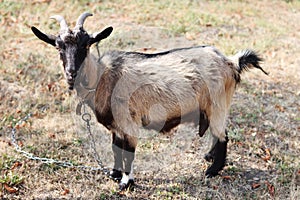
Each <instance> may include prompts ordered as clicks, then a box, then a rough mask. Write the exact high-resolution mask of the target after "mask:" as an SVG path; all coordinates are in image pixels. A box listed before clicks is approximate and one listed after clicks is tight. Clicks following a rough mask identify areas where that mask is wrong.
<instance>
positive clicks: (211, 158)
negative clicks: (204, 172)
mask: <svg viewBox="0 0 300 200" xmlns="http://www.w3.org/2000/svg"><path fill="white" fill-rule="evenodd" d="M212 137H213V139H212V145H211V149H210V150H209V152H208V153H207V154H205V156H204V159H205V160H206V161H207V162H213V161H214V158H215V152H216V144H217V142H218V138H217V137H216V136H214V135H213V136H212Z"/></svg>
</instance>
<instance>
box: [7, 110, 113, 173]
mask: <svg viewBox="0 0 300 200" xmlns="http://www.w3.org/2000/svg"><path fill="white" fill-rule="evenodd" d="M31 117H32V114H31V113H29V114H27V115H26V116H25V117H23V118H22V119H20V120H19V121H18V122H17V123H16V125H15V126H14V127H13V128H12V131H11V142H12V144H13V145H14V147H15V150H16V151H17V152H19V153H21V154H22V155H23V156H25V157H26V158H28V159H30V160H36V161H40V162H42V163H45V164H56V165H59V166H62V167H68V168H77V169H81V170H85V171H101V172H102V173H104V174H105V175H107V174H108V171H109V170H108V168H107V167H104V166H103V163H102V161H101V160H100V156H99V154H98V153H97V150H96V145H95V140H94V137H93V135H92V132H91V126H90V121H91V115H90V114H89V113H88V112H86V111H85V108H84V113H83V115H82V119H83V121H85V122H86V127H87V131H88V137H89V140H90V144H91V145H90V146H91V148H92V150H93V151H94V159H95V160H96V161H97V163H98V165H99V167H92V166H86V165H74V164H73V163H71V162H67V161H60V160H55V159H52V158H43V157H38V156H35V155H34V154H32V153H29V152H27V151H24V150H23V149H22V148H21V147H20V146H19V144H18V142H17V140H16V133H17V127H19V126H20V125H21V124H22V123H23V122H26V121H27V120H28V119H30V118H31Z"/></svg>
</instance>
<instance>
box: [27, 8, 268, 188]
mask: <svg viewBox="0 0 300 200" xmlns="http://www.w3.org/2000/svg"><path fill="white" fill-rule="evenodd" d="M89 16H92V14H90V13H87V12H85V13H83V14H81V15H80V16H79V18H78V20H77V23H76V26H75V28H74V29H73V30H71V29H70V28H69V27H68V25H67V23H66V21H65V19H64V18H63V17H62V16H60V15H55V16H52V17H51V18H53V19H56V20H57V21H58V22H59V23H60V32H59V35H58V36H54V35H51V34H45V33H43V32H41V31H40V30H38V29H37V28H35V27H31V30H32V31H33V33H34V34H35V35H36V36H37V37H38V38H39V39H41V40H42V41H44V42H46V43H48V44H51V45H52V46H54V47H56V48H57V49H58V51H59V54H60V59H61V60H62V62H63V67H64V73H65V76H66V80H67V83H68V85H69V89H70V90H73V89H75V90H76V92H77V96H78V97H80V98H81V99H83V101H84V102H85V103H87V104H88V105H89V106H90V107H91V108H92V110H93V111H94V114H95V115H96V118H97V121H98V122H99V123H101V124H102V125H103V126H105V127H106V128H107V129H108V130H110V132H111V133H112V150H113V155H114V166H113V169H112V170H111V171H110V177H111V178H113V179H115V180H118V181H120V184H119V186H120V189H121V190H123V189H126V188H127V187H128V186H130V185H131V184H133V183H134V182H133V166H132V163H133V160H134V154H135V150H136V146H137V139H138V135H137V134H138V133H139V131H140V130H141V128H144V129H155V130H157V131H159V132H168V131H170V130H172V129H173V128H174V127H176V126H177V125H178V124H180V123H185V122H191V123H194V124H195V125H198V126H199V129H198V133H199V135H200V136H201V137H202V136H203V135H204V133H205V132H206V130H207V129H208V128H210V132H211V134H212V136H213V142H212V147H211V150H210V151H209V153H208V154H206V156H205V159H206V160H207V161H212V165H211V166H210V167H209V168H208V169H207V170H206V175H207V176H208V177H213V176H216V175H218V173H219V171H221V170H222V169H223V167H224V165H225V160H226V153H227V142H228V138H227V133H226V118H227V114H228V111H229V108H230V103H231V99H232V96H233V93H234V91H235V88H236V86H237V84H238V83H239V82H240V80H241V77H240V74H241V73H242V72H244V71H246V70H248V69H249V68H258V69H260V70H261V71H262V72H264V73H265V74H267V72H265V71H264V70H263V69H262V68H261V66H260V63H261V61H262V59H261V58H260V56H259V55H258V54H257V53H256V52H254V51H252V50H243V51H240V52H239V53H237V54H236V55H234V56H232V57H225V56H224V55H223V54H222V53H221V52H219V51H218V50H217V49H216V48H214V47H212V46H196V47H188V48H178V49H172V50H169V51H165V52H160V53H154V54H146V53H139V52H125V51H108V52H106V53H104V54H103V55H102V56H101V57H100V58H99V59H97V58H96V57H95V56H93V55H92V54H91V53H90V52H89V48H90V46H91V45H92V44H94V43H98V42H100V41H101V40H102V39H105V38H107V37H108V36H109V35H110V34H111V32H112V30H113V28H112V27H108V28H106V29H104V30H103V31H102V32H99V33H95V34H91V35H89V34H88V33H87V32H86V31H85V30H84V28H83V24H84V21H85V19H86V18H87V17H89Z"/></svg>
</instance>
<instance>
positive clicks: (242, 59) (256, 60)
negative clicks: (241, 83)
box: [231, 49, 268, 76]
mask: <svg viewBox="0 0 300 200" xmlns="http://www.w3.org/2000/svg"><path fill="white" fill-rule="evenodd" d="M231 60H232V61H233V62H234V63H235V67H236V70H237V72H238V76H239V75H240V74H241V73H242V72H243V71H248V70H249V69H251V68H257V69H260V70H261V71H262V72H264V73H265V74H266V75H268V73H267V72H266V71H265V70H264V69H263V68H262V67H261V66H260V63H261V62H262V61H263V59H262V58H261V57H260V56H259V55H258V54H257V53H256V52H255V51H252V50H249V49H246V50H242V51H240V52H238V53H237V54H236V55H234V56H233V57H231Z"/></svg>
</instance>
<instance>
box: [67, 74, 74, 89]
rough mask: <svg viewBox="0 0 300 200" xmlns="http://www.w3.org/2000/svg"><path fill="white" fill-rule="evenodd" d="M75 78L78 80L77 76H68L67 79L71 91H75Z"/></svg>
mask: <svg viewBox="0 0 300 200" xmlns="http://www.w3.org/2000/svg"><path fill="white" fill-rule="evenodd" d="M75 78H76V75H75V76H68V77H67V83H68V85H69V90H73V89H74V84H75Z"/></svg>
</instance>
